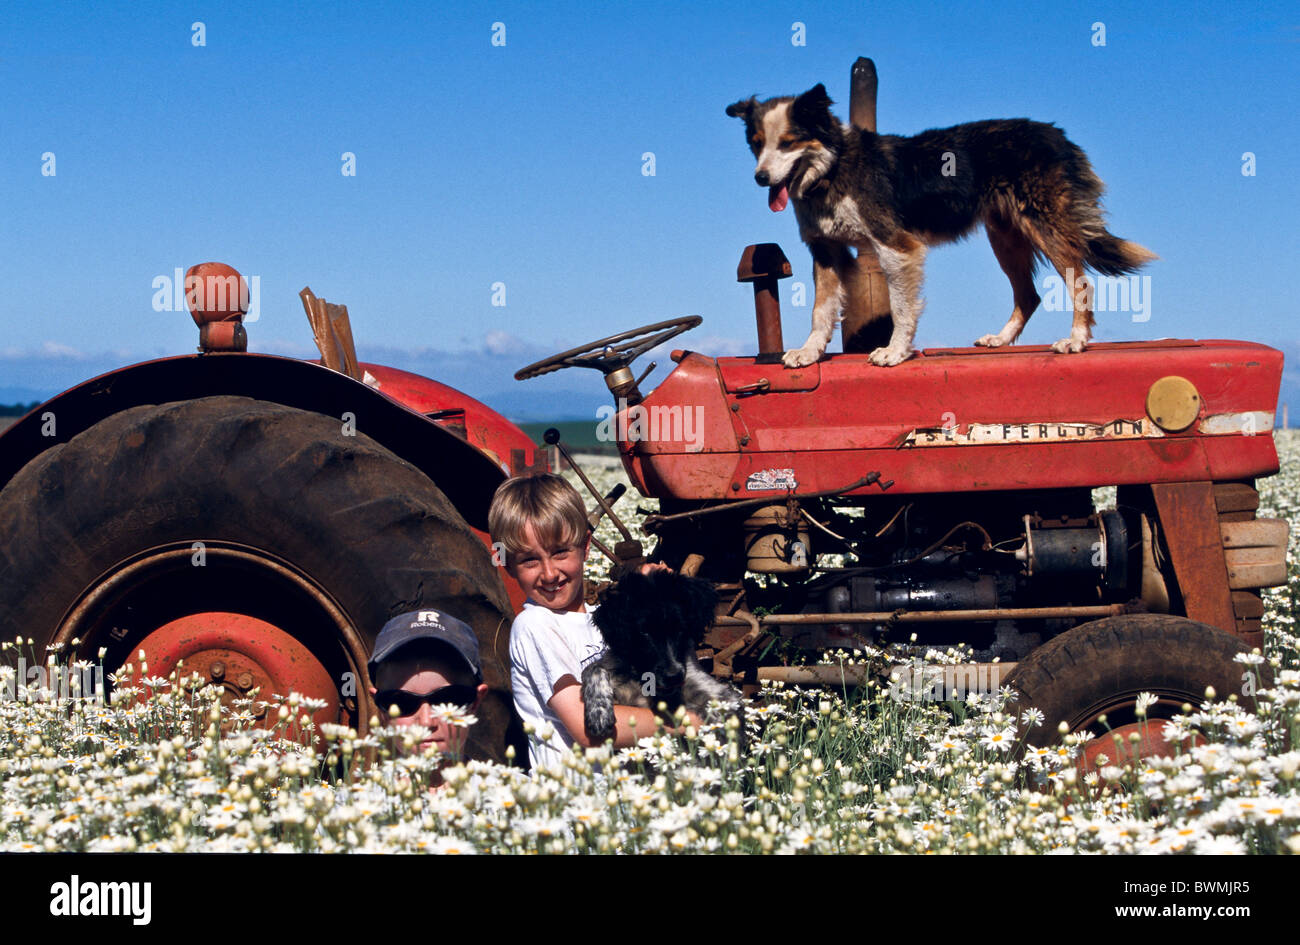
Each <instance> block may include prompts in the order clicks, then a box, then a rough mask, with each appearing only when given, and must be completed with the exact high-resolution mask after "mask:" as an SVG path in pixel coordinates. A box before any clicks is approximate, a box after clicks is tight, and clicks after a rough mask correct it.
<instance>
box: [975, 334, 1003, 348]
mask: <svg viewBox="0 0 1300 945" xmlns="http://www.w3.org/2000/svg"><path fill="white" fill-rule="evenodd" d="M975 344H977V345H979V346H980V347H982V348H1001V347H1002V346H1003V345H1004V344H1006V341H1004V340H1003V338H1002V336H1001V335H982V336H981V337H979V338H976V339H975Z"/></svg>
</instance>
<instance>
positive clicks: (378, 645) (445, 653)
mask: <svg viewBox="0 0 1300 945" xmlns="http://www.w3.org/2000/svg"><path fill="white" fill-rule="evenodd" d="M369 669H370V679H371V681H372V683H373V685H372V686H371V689H370V692H371V694H372V695H373V696H374V698H375V704H376V706H378V708H379V711H380V712H381V713H383V714H384V715H385V716H386V717H387V719H388V724H390V725H395V726H405V725H420V726H423V727H424V728H427V729H428V730H429V735H428V737H427V738H426V739H425V740H424V741H422V742H421V743H420V749H419V750H420V751H424V750H425V749H427V748H429V747H430V746H432V747H435V748H437V749H438V752H439V753H440V754H441V755H442V756H443V757H445V758H447V759H448V760H460V758H461V757H462V755H463V753H464V750H465V740H466V738H468V736H469V729H468V728H467V727H465V726H460V725H450V724H448V723H447V722H446V721H445V720H444V719H443V718H440V717H439V715H438V714H436V713H435V712H434V711H433V706H435V705H444V704H449V705H453V706H457V707H461V708H464V709H465V710H466V711H467V712H468V713H470V714H472V713H473V712H474V711H475V710H477V709H478V706H479V703H480V702H481V701H482V699H483V696H484V695H485V694H486V693H487V686H486V685H485V684H484V682H483V674H482V668H481V666H480V664H479V654H478V640H477V638H476V637H475V636H474V631H473V630H471V629H470V627H469V625H468V624H466V623H464V622H463V621H461V620H457V619H456V618H455V617H452V616H451V615H449V614H446V613H443V612H442V611H439V610H433V609H425V610H413V611H411V612H410V613H405V614H401V615H399V616H397V617H394V618H393V619H391V620H389V621H388V623H386V624H384V628H383V629H382V630H381V631H380V632H379V636H378V637H376V638H375V649H374V653H373V654H372V655H371V657H370V664H369ZM394 707H395V708H396V710H397V714H396V715H393V714H391V709H392V708H394Z"/></svg>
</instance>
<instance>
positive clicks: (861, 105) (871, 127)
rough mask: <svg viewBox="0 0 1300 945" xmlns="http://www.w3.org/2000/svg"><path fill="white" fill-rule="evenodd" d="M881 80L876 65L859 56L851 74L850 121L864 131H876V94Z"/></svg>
mask: <svg viewBox="0 0 1300 945" xmlns="http://www.w3.org/2000/svg"><path fill="white" fill-rule="evenodd" d="M879 84H880V80H879V78H878V77H877V75H876V64H875V63H874V62H873V61H872V60H870V59H868V58H867V57H866V56H859V57H858V58H857V61H856V62H854V63H853V68H852V70H850V72H849V121H850V122H852V123H853V127H854V128H861V129H862V130H863V131H875V130H876V93H877V90H878V88H879Z"/></svg>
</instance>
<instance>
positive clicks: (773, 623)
mask: <svg viewBox="0 0 1300 945" xmlns="http://www.w3.org/2000/svg"><path fill="white" fill-rule="evenodd" d="M1127 613H1133V610H1132V608H1131V607H1130V606H1129V605H1128V604H1093V605H1086V606H1077V607H984V608H978V609H969V610H900V611H866V612H861V613H843V614H767V615H766V616H763V617H760V618H758V620H759V623H760V624H762V625H763V626H767V627H779V626H791V625H794V626H799V625H803V624H837V623H961V622H967V621H984V620H1053V619H1060V618H1066V617H1089V618H1097V617H1114V616H1118V615H1119V614H1127ZM715 622H716V623H717V624H718V625H719V626H744V625H745V624H746V621H744V620H741V619H739V618H738V617H718V618H717V620H716V621H715Z"/></svg>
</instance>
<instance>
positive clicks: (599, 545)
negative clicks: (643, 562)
mask: <svg viewBox="0 0 1300 945" xmlns="http://www.w3.org/2000/svg"><path fill="white" fill-rule="evenodd" d="M591 543H592V544H593V545H595V546H596V550H597V551H599V552H600V553H601V554H603V555H604V556H605V557H606V558H608V559H609V560H610V562H611V563H613V564H618V563H619V560H618V555H616V554H614V549H612V548H610V547H609V545H607V544H605V543H604V542H603V541H601V540H600V539H599V538H597V537H596V536H595V535H592V536H591Z"/></svg>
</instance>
